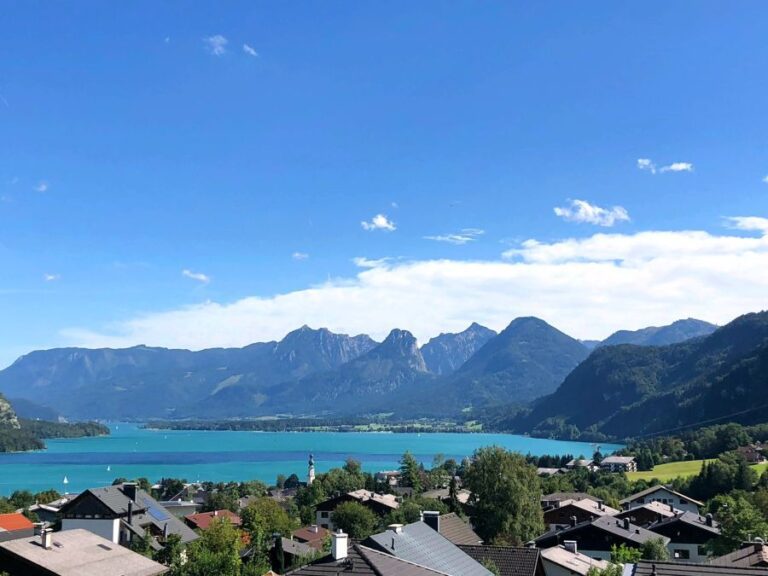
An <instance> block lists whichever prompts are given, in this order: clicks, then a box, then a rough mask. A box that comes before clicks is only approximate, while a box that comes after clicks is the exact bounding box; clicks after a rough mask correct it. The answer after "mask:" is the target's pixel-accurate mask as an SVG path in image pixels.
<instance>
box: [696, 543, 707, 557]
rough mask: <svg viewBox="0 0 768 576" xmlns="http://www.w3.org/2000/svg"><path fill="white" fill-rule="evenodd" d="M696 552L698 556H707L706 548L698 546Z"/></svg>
mask: <svg viewBox="0 0 768 576" xmlns="http://www.w3.org/2000/svg"><path fill="white" fill-rule="evenodd" d="M697 552H698V553H699V556H706V555H707V547H706V546H701V545H700V546H699V548H698V550H697Z"/></svg>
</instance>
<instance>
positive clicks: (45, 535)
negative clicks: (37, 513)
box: [40, 528, 53, 550]
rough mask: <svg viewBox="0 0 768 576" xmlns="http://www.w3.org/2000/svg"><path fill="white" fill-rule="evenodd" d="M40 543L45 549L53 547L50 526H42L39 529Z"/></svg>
mask: <svg viewBox="0 0 768 576" xmlns="http://www.w3.org/2000/svg"><path fill="white" fill-rule="evenodd" d="M40 544H41V545H42V547H43V548H45V549H46V550H50V549H51V548H53V530H51V529H50V528H43V529H42V530H41V531H40Z"/></svg>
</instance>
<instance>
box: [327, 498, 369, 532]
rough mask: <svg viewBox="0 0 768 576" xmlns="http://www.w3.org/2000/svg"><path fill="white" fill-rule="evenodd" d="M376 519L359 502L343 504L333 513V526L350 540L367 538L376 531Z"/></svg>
mask: <svg viewBox="0 0 768 576" xmlns="http://www.w3.org/2000/svg"><path fill="white" fill-rule="evenodd" d="M378 523H379V522H378V518H377V517H376V514H374V513H373V512H372V511H371V510H370V509H369V508H366V507H365V506H363V505H362V504H360V503H359V502H343V503H341V504H339V505H338V506H337V507H336V510H334V511H333V524H334V525H335V526H336V527H337V528H341V530H343V531H344V532H346V533H347V534H349V535H350V537H351V538H355V539H362V538H367V537H368V536H370V535H371V534H373V533H374V532H375V531H376V527H377V526H378Z"/></svg>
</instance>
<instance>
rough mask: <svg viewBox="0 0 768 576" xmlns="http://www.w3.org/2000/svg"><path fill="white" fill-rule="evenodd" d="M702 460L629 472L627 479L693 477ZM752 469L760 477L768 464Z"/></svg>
mask: <svg viewBox="0 0 768 576" xmlns="http://www.w3.org/2000/svg"><path fill="white" fill-rule="evenodd" d="M702 462H704V460H687V461H685V462H670V463H669V464H659V465H658V466H656V467H655V468H654V469H653V470H650V471H648V472H629V473H628V474H627V478H629V479H630V480H653V479H654V478H658V479H659V480H660V481H661V482H666V481H667V480H672V479H674V478H677V477H678V476H683V477H685V476H693V475H694V474H698V473H699V472H700V471H701V463H702ZM752 469H753V470H754V471H755V472H757V475H758V476H760V474H762V473H763V472H765V471H766V470H767V469H768V462H766V463H763V464H754V465H753V466H752Z"/></svg>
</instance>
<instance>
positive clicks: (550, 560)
mask: <svg viewBox="0 0 768 576" xmlns="http://www.w3.org/2000/svg"><path fill="white" fill-rule="evenodd" d="M541 561H542V564H543V566H544V573H545V574H546V576H572V575H574V574H578V575H579V576H586V575H587V574H588V573H589V571H590V570H591V569H593V568H594V569H595V570H605V569H606V568H608V565H609V563H608V562H607V561H606V560H595V559H594V558H590V557H589V556H586V555H584V554H580V553H579V551H578V548H577V544H576V542H574V541H572V540H566V541H565V543H564V544H563V545H561V546H553V547H552V548H546V549H544V550H542V551H541Z"/></svg>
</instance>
